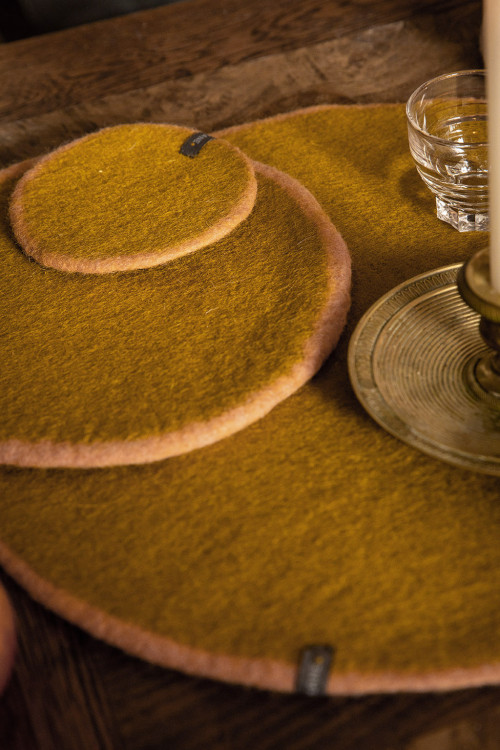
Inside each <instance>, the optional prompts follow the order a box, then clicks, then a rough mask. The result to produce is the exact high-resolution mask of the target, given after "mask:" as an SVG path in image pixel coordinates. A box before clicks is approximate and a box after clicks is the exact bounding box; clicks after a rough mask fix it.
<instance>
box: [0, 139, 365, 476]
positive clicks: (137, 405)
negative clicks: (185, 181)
mask: <svg viewBox="0 0 500 750" xmlns="http://www.w3.org/2000/svg"><path fill="white" fill-rule="evenodd" d="M144 127H145V126H142V128H144ZM104 132H105V134H106V133H107V131H104ZM212 142H213V143H219V142H220V143H223V142H224V141H223V140H222V139H214V141H212ZM227 148H228V149H230V148H233V147H232V146H230V145H229V144H227ZM138 159H139V161H140V160H141V154H140V152H139V156H138ZM24 168H25V167H24V165H19V166H17V167H16V166H14V167H13V168H10V169H7V170H4V171H3V172H1V173H0V216H1V214H3V213H7V212H6V210H5V208H6V205H8V197H9V196H10V194H11V193H12V189H13V186H16V185H17V186H19V184H20V183H19V182H18V180H19V177H20V174H22V170H23V169H24ZM35 169H36V167H35ZM252 169H253V167H252ZM255 169H256V172H257V177H258V182H259V190H258V198H257V200H256V205H255V207H254V210H253V211H252V212H251V214H250V216H249V217H248V218H247V220H246V221H244V222H242V223H241V224H240V226H238V227H237V228H236V229H234V230H233V232H231V233H230V234H229V236H228V237H226V238H222V239H220V240H219V241H218V242H214V243H213V244H212V245H209V246H208V247H206V248H202V249H198V250H197V251H196V252H191V253H190V254H189V255H188V256H186V257H181V258H178V259H176V260H175V261H171V262H167V263H164V264H162V265H157V266H156V267H155V268H148V269H141V270H138V271H134V272H122V273H107V274H100V275H98V276H96V275H93V274H82V273H61V271H60V270H54V269H52V268H43V267H41V266H40V265H39V264H38V263H35V262H33V261H32V260H31V259H28V258H26V256H25V255H24V254H23V253H22V252H20V250H19V247H18V246H17V245H16V243H15V242H14V240H13V238H12V236H11V231H10V227H9V224H8V222H6V221H1V220H0V361H3V367H2V370H1V374H0V415H1V416H0V461H1V462H2V463H4V464H9V465H14V466H30V467H46V468H48V467H51V468H61V467H71V468H75V467H87V468H88V467H94V468H96V467H99V466H116V465H124V464H142V463H146V462H150V461H154V460H158V459H164V458H167V457H169V456H173V455H180V454H181V453H185V452H186V451H188V450H193V449H195V448H199V447H201V446H204V445H209V444H210V443H213V442H215V441H216V440H219V439H221V438H223V437H227V436H228V435H231V434H232V433H234V432H236V431H237V430H238V429H241V428H242V427H246V426H247V425H248V424H250V422H253V421H255V420H256V419H258V418H260V417H262V416H263V415H264V414H266V413H267V412H268V411H269V410H270V409H272V407H273V406H275V405H276V404H277V403H279V402H280V401H282V400H283V399H284V398H286V397H287V396H289V395H290V394H291V393H293V392H294V391H296V390H297V389H298V388H299V387H300V386H301V385H303V384H304V382H306V381H307V380H308V379H309V378H310V377H311V376H312V375H313V374H314V373H315V372H316V371H317V370H318V369H319V367H320V365H321V364H322V363H323V361H324V360H325V358H326V356H327V355H328V354H329V353H330V352H331V350H332V349H333V347H334V345H335V344H336V342H337V340H338V338H339V336H340V333H341V331H342V328H343V326H344V324H345V320H346V314H347V310H348V307H349V288H350V259H349V255H348V252H347V248H346V247H345V244H344V242H343V241H342V239H341V237H340V236H339V233H338V232H337V231H336V230H335V228H334V226H333V225H332V223H331V222H330V221H329V219H328V217H327V216H326V214H325V213H324V212H323V211H322V210H321V208H320V206H319V205H318V204H317V202H316V201H315V200H314V198H313V197H312V195H311V194H310V193H309V192H308V191H306V190H305V189H304V188H303V187H302V186H301V185H300V184H299V183H297V182H296V181H295V180H292V179H291V178H290V177H289V176H288V175H284V174H283V173H282V172H279V171H278V170H276V169H273V168H271V167H266V166H265V165H257V164H256V163H255ZM27 174H29V172H28V173H27ZM23 180H24V177H21V183H22V181H23ZM14 190H15V191H17V187H14ZM76 223H77V222H76Z"/></svg>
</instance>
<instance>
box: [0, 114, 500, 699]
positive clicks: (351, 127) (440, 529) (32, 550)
mask: <svg viewBox="0 0 500 750" xmlns="http://www.w3.org/2000/svg"><path fill="white" fill-rule="evenodd" d="M225 137H226V138H231V140H232V141H234V142H235V143H237V144H238V145H239V146H241V147H242V148H243V150H244V151H246V152H247V153H248V154H249V155H250V156H251V157H253V158H258V159H262V160H264V161H268V162H272V163H273V164H274V165H275V166H277V167H278V168H279V169H282V170H285V171H286V172H288V173H291V174H293V175H294V176H295V177H298V178H299V179H300V181H301V182H303V183H305V184H306V185H307V187H308V188H309V189H310V190H312V191H313V192H314V193H315V195H316V196H317V198H318V199H319V201H320V203H321V204H322V206H323V207H324V209H325V210H326V211H327V213H328V214H329V215H330V217H331V219H332V220H333V222H334V223H335V225H336V226H337V227H338V228H339V229H340V230H341V232H342V234H343V236H344V238H345V239H346V241H347V243H348V246H349V248H350V250H351V254H352V256H353V270H354V276H353V281H354V283H353V307H352V313H351V314H350V316H349V321H348V330H347V335H345V336H343V337H342V339H341V342H340V344H339V346H338V347H337V349H336V351H335V353H334V354H333V355H332V356H331V357H330V358H329V359H328V360H327V362H326V364H325V365H324V367H323V368H322V369H321V371H320V372H319V373H318V375H317V376H316V377H315V378H313V379H312V380H311V381H310V382H309V383H307V384H306V385H305V386H304V387H303V388H301V389H300V390H299V391H297V392H296V393H295V394H294V395H293V396H291V397H290V398H289V399H287V400H286V401H283V402H282V403H281V404H279V405H278V406H277V407H276V408H275V409H274V410H273V411H272V412H271V413H270V414H269V415H267V416H266V417H264V418H263V419H261V420H260V421H258V422H256V423H254V424H253V425H251V426H249V427H248V428H246V429H245V430H242V431H240V432H238V433H237V434H236V435H234V436H232V437H230V438H228V439H226V440H222V441H220V442H218V443H216V444H214V445H212V446H208V447H206V448H203V449H201V450H198V451H194V452H192V453H189V454H185V455H183V456H180V457H178V458H171V459H169V460H167V461H163V462H158V463H153V464H148V465H145V466H141V467H122V468H113V469H101V470H36V469H8V468H3V469H2V470H1V471H0V498H2V499H1V501H0V536H1V539H2V545H1V548H0V557H1V559H2V561H3V564H4V565H5V567H6V568H7V569H8V570H9V571H10V572H11V574H12V575H14V576H15V577H16V578H17V579H18V580H19V581H20V582H21V583H22V584H23V585H24V586H25V587H26V588H27V589H28V590H29V591H30V592H31V593H32V595H33V596H34V597H36V598H37V599H39V600H41V601H43V602H44V603H45V604H46V605H47V606H49V607H51V608H52V609H54V610H55V611H57V612H59V613H60V614H61V615H63V616H64V617H67V618H68V619H70V620H72V621H73V622H76V623H78V624H79V625H81V626H82V627H84V628H86V629H88V630H89V631H90V632H91V633H94V634H95V635H97V636H99V637H101V638H104V639H106V640H108V641H109V642H111V643H113V644H116V645H119V646H121V647H123V648H125V649H127V650H129V651H130V652H132V653H134V654H137V655H140V656H142V657H144V658H146V659H151V660H152V661H154V662H157V663H160V664H163V665H166V666H171V667H174V668H177V669H181V670H185V671H187V672H192V673H194V674H198V675H208V676H211V677H216V678H220V679H224V680H230V681H234V682H240V683H244V684H249V685H257V686H260V687H264V688H275V689H279V690H294V689H295V685H296V676H297V672H298V664H299V658H300V654H301V652H302V651H303V649H304V647H306V646H309V645H312V644H321V645H323V644H329V645H330V646H331V647H332V648H333V649H334V656H333V660H332V665H331V668H330V672H329V678H328V682H327V686H326V688H327V691H328V692H329V693H332V694H333V693H337V694H342V693H344V694H346V693H362V692H367V691H394V690H400V689H401V690H403V689H404V690H435V689H443V688H452V687H466V686H472V685H481V684H487V683H496V682H500V639H499V633H500V544H499V540H500V502H499V501H500V486H499V484H500V483H499V481H498V479H497V478H494V477H488V476H484V475H480V474H476V473H472V472H467V471H465V470H461V469H458V468H453V467H451V466H448V465H446V464H444V463H441V462H439V461H437V460H435V459H433V458H430V457H428V456H426V455H423V454H421V453H420V452H418V451H416V450H414V449H412V448H410V447H409V446H407V445H405V444H404V443H402V442H400V441H398V440H397V439H396V438H393V437H391V436H390V435H389V434H387V433H386V432H384V431H383V430H382V429H381V428H379V427H378V426H377V425H376V424H375V422H373V421H372V420H371V419H370V417H369V416H368V415H367V414H366V413H365V411H364V409H363V408H362V407H361V406H360V405H359V404H358V402H357V400H356V399H355V397H354V395H353V393H352V390H351V388H350V385H349V379H348V374H347V366H346V350H347V343H348V338H349V336H348V334H349V333H350V331H352V330H353V328H354V326H355V325H356V323H357V320H358V319H359V316H360V315H361V314H362V313H363V312H364V311H365V310H366V309H367V307H368V306H369V305H370V304H371V303H372V302H373V301H375V300H376V299H377V298H379V297H380V296H381V294H383V293H385V292H387V291H389V290H390V289H392V288H393V287H394V286H395V285H396V284H398V283H400V282H403V281H404V280H405V279H407V278H410V277H412V276H414V275H416V274H417V273H423V272H425V271H428V270H429V269H431V268H435V267H439V266H443V265H448V264H451V263H456V262H459V261H462V260H465V259H466V258H467V257H470V256H471V255H472V254H473V253H474V252H475V251H476V250H477V249H478V248H479V247H480V246H481V245H482V243H483V242H484V241H485V236H484V235H480V233H471V234H467V235H464V234H459V233H458V232H455V231H454V230H453V229H452V228H451V227H449V226H448V225H446V224H443V223H442V222H439V221H438V219H436V217H435V207H434V205H433V203H434V201H433V198H432V195H431V194H430V193H428V191H427V190H426V189H425V187H424V186H423V185H422V183H421V180H420V178H419V177H418V175H417V173H416V170H415V168H414V165H413V163H412V161H411V157H410V155H409V153H408V145H407V135H406V123H405V115H404V107H403V106H402V105H398V106H380V107H325V108H320V109H313V110H306V111H302V112H297V113H293V114H292V115H290V116H287V117H279V118H274V119H271V120H268V121H264V122H258V123H251V124H249V125H246V126H244V127H242V128H240V129H237V130H233V131H232V132H231V133H226V135H225Z"/></svg>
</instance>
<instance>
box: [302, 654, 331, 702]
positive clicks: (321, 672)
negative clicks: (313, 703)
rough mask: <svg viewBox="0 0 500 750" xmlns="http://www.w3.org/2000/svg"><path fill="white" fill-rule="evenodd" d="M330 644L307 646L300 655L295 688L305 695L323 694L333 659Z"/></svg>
mask: <svg viewBox="0 0 500 750" xmlns="http://www.w3.org/2000/svg"><path fill="white" fill-rule="evenodd" d="M333 654H334V651H333V648H332V647H331V646H307V647H306V648H304V649H303V651H302V652H301V656H300V664H299V672H298V675H297V685H296V690H297V692H298V693H304V694H305V695H324V694H325V692H326V683H327V680H328V673H329V671H330V666H331V663H332V660H333Z"/></svg>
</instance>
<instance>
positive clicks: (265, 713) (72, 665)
mask: <svg viewBox="0 0 500 750" xmlns="http://www.w3.org/2000/svg"><path fill="white" fill-rule="evenodd" d="M480 24H481V3H480V1H479V0H350V2H346V0H300V1H299V0H274V2H270V1H269V0H185V2H180V3H177V4H173V5H168V6H164V7H160V8H156V9H154V10H150V11H144V12H140V13H135V14H131V15H128V16H123V17H119V18H116V19H111V20H107V21H102V22H99V23H95V24H89V25H86V26H80V27H77V28H74V29H69V30H66V31H63V32H58V33H54V34H47V35H42V36H39V37H33V38H30V39H26V40H21V41H18V42H12V43H9V44H3V45H1V44H0V81H1V85H0V166H7V165H8V164H11V163H13V162H15V161H18V160H20V159H22V158H26V157H30V156H35V155H38V154H40V153H43V152H45V151H47V150H49V149H50V148H52V147H54V146H56V145H59V144H60V143H61V142H62V141H65V140H68V139H70V138H72V137H76V136H78V135H81V134H83V133H86V132H89V131H91V130H94V129H95V128H96V127H102V126H105V125H111V124H116V123H119V122H131V121H138V120H150V121H157V122H161V121H163V122H165V121H166V122H174V123H179V124H188V125H193V127H196V128H197V129H200V130H205V131H210V130H215V129H217V128H222V127H226V126H229V125H235V124H239V123H242V122H246V121H249V120H254V119H257V118H260V117H265V116H268V115H272V114H277V113H279V112H286V111H290V110H293V109H296V108H299V107H304V106H309V105H313V104H320V103H354V102H356V103H367V102H391V101H401V102H402V101H405V100H406V99H407V97H408V96H409V94H410V93H411V92H412V91H413V89H414V88H415V87H416V86H417V85H418V84H419V83H421V82H422V81H424V80H426V79H428V78H431V77H433V76H434V75H437V74H439V73H445V72H450V71H452V70H458V69H464V68H472V67H481V66H482V60H481V56H480V52H479V32H480ZM0 580H1V581H2V582H3V583H4V584H5V586H6V588H7V591H8V592H9V594H10V596H11V599H12V601H13V604H14V606H15V609H16V613H17V620H18V633H19V652H18V657H17V662H16V669H15V673H14V675H13V678H12V680H11V682H10V685H9V687H8V688H7V690H6V692H5V694H4V695H3V697H2V698H0V748H2V750H160V749H161V750H164V749H166V750H170V749H171V748H172V749H174V750H198V749H199V750H202V749H203V750H205V749H209V750H212V749H213V750H329V749H330V748H335V750H347V749H351V748H352V749H353V750H354V749H356V750H368V749H369V750H460V749H461V748H464V749H465V748H467V750H475V749H476V748H477V750H479V748H481V750H493V749H494V748H500V687H499V688H491V687H490V688H483V689H475V690H461V691H458V692H452V693H443V694H426V693H423V694H417V695H412V694H399V695H395V696H391V695H389V696H387V695H386V696H367V697H363V698H356V699H354V698H344V699H341V698H338V699H332V698H304V697H302V696H297V695H277V694H272V693H268V692H264V691H258V690H252V689H248V688H243V687H237V686H231V685H226V684H223V683H217V682H213V681H210V680H204V679H196V678H192V677H188V676H185V675H182V674H179V673H176V672H174V671H169V670H165V669H161V668H159V667H155V666H152V665H149V664H147V663H144V662H141V661H140V660H137V659H134V658H132V657H129V656H128V655H125V654H123V653H121V652H120V651H118V650H117V649H114V648H112V647H110V646H107V645H106V644H103V643H101V642H99V641H97V640H95V639H93V638H91V637H90V636H89V635H87V634H86V633H83V632H82V631H80V630H79V629H78V628H75V627H73V626H71V625H69V624H68V623H66V622H64V621H63V620H61V619H60V618H58V617H56V616H55V615H53V614H52V613H50V612H47V611H46V610H45V609H44V608H43V607H41V606H39V605H38V604H36V603H35V602H33V601H32V600H31V599H30V598H29V597H28V596H27V595H26V594H25V593H24V592H23V591H22V590H21V589H20V588H19V587H18V586H17V585H16V584H15V583H14V582H12V581H11V580H10V579H9V578H8V577H7V576H6V575H5V574H3V573H0Z"/></svg>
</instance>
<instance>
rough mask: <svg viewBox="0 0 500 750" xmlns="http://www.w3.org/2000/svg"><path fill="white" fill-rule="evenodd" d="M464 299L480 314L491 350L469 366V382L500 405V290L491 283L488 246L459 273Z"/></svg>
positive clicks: (477, 391)
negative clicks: (499, 291) (495, 288)
mask: <svg viewBox="0 0 500 750" xmlns="http://www.w3.org/2000/svg"><path fill="white" fill-rule="evenodd" d="M457 286H458V291H459V292H460V294H461V295H462V298H463V299H464V301H465V302H466V303H467V304H468V305H469V306H470V307H472V309H473V310H476V312H478V313H479V314H480V315H481V319H480V322H479V333H480V334H481V336H482V338H483V340H484V341H485V343H486V344H487V345H488V347H489V350H488V351H487V352H486V353H485V354H484V355H482V356H481V357H479V358H478V360H477V362H475V363H474V365H473V366H472V367H469V369H468V373H467V374H468V379H469V385H470V386H471V388H473V389H474V390H475V391H476V393H477V395H478V396H479V397H480V398H484V399H488V400H489V401H490V403H492V404H496V405H497V407H498V409H500V293H498V292H497V291H495V290H494V289H493V288H492V287H491V285H490V259H489V252H488V248H485V249H484V250H481V251H480V252H479V253H476V255H474V256H473V257H472V258H471V259H470V260H469V261H467V263H465V264H464V265H463V266H462V268H461V269H460V271H459V272H458V276H457Z"/></svg>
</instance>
